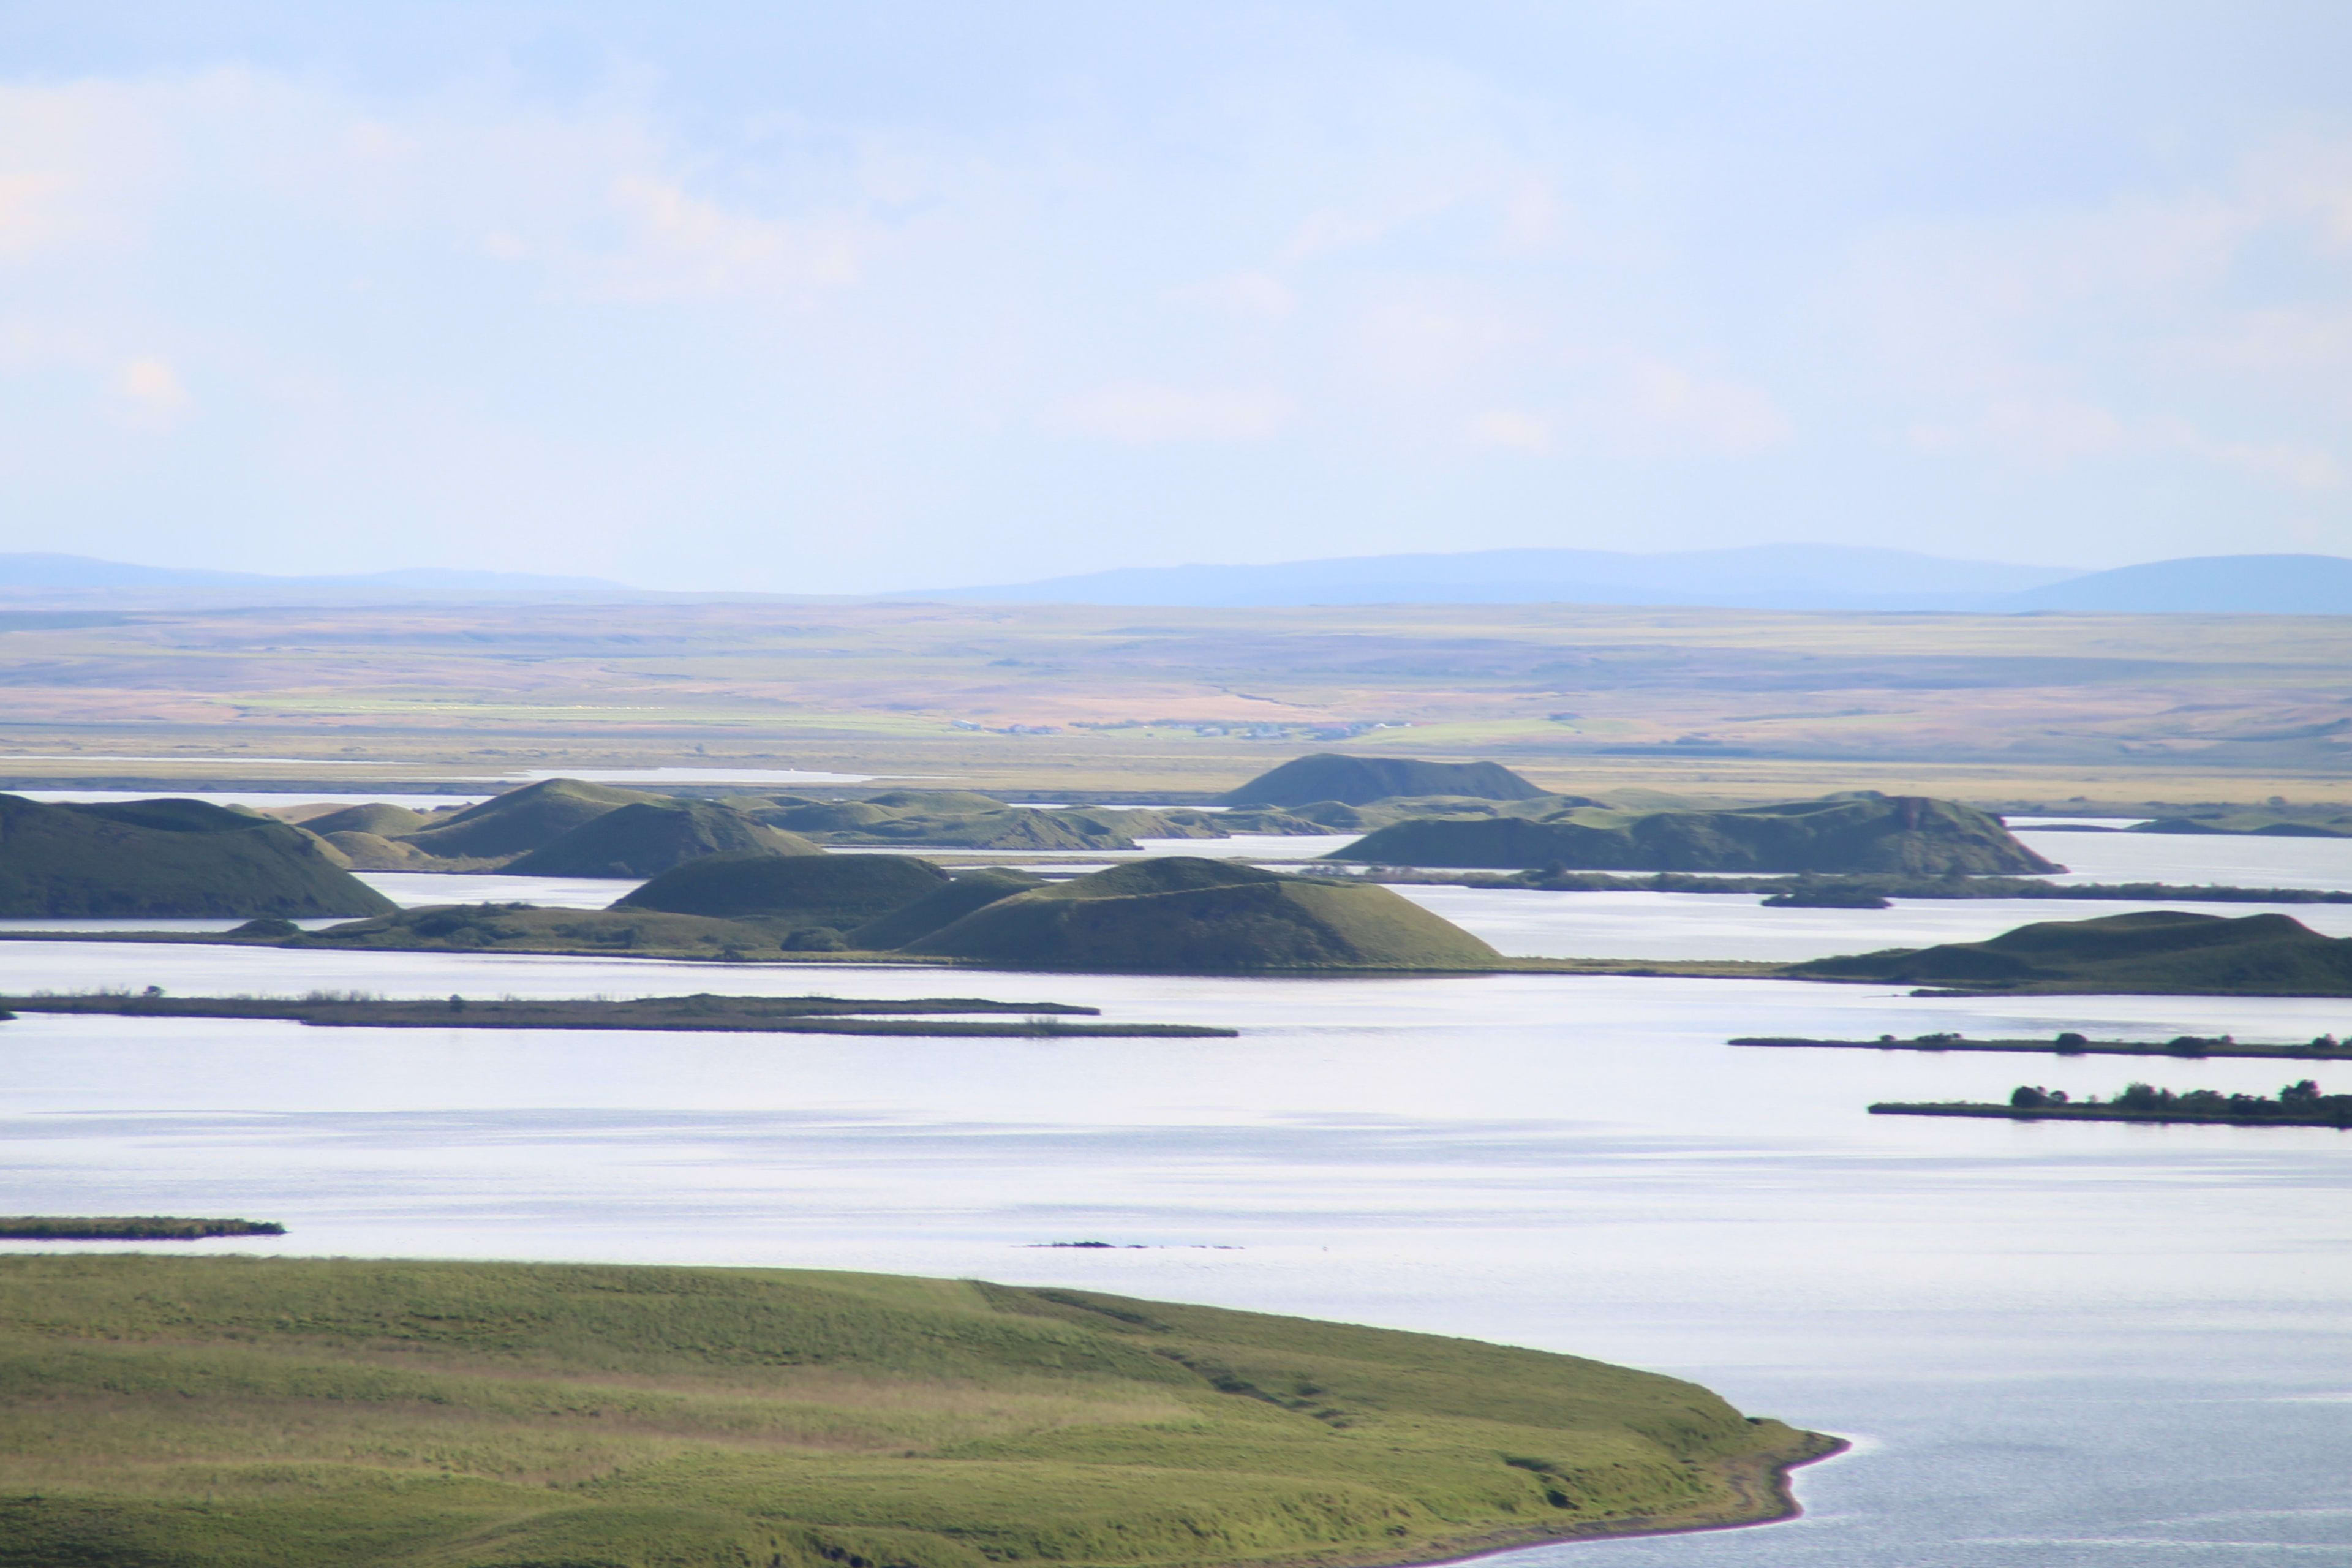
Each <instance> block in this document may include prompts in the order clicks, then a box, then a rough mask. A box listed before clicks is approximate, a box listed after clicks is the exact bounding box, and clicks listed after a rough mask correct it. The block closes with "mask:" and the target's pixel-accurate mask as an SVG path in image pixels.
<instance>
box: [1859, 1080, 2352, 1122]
mask: <svg viewBox="0 0 2352 1568" xmlns="http://www.w3.org/2000/svg"><path fill="white" fill-rule="evenodd" d="M1870 1113H1871V1114H1872V1115H1873V1116H1992V1117H2000V1118H2003V1119H2006V1120H2008V1121H2188V1122H2204V1123H2220V1124H2224V1125H2229V1126H2241V1127H2255V1126H2262V1127H2335V1128H2342V1129H2352V1094H2323V1093H2321V1092H2320V1089H2319V1085H2318V1084H2317V1083H2315V1082H2314V1081H2313V1080H2312V1079H2302V1080H2300V1081H2299V1082H2295V1083H2291V1084H2288V1085H2287V1086H2286V1087H2285V1088H2284V1089H2280V1090H2279V1091H2278V1094H2277V1096H2276V1097H2275V1098H2272V1097H2268V1096H2264V1095H2259V1094H2223V1093H2221V1091H2220V1090H2218V1089H2189V1090H2188V1091H2186V1092H2185V1093H2179V1094H2176V1093H2174V1092H2173V1091H2172V1090H2171V1089H2158V1088H2157V1087H2156V1086H2155V1085H2154V1084H2147V1083H2135V1084H2131V1085H2128V1086H2126V1088H2125V1089H2124V1091H2123V1092H2122V1093H2121V1094H2118V1095H2116V1097H2115V1098H2114V1099H2113V1100H2101V1099H2099V1098H2098V1097H2097V1096H2096V1095H2093V1096H2092V1097H2091V1098H2090V1099H2088V1100H2070V1099H2068V1098H2067V1095H2066V1092H2065V1090H2063V1089H2044V1088H2042V1086H2041V1085H2039V1084H2020V1085H2018V1087H2017V1088H2016V1089H2015V1090H2014V1091H2012V1092H2011V1095H2010V1097H2009V1102H2008V1103H2007V1104H2005V1105H1988V1104H1983V1103H1980V1102H1975V1101H1969V1100H1940V1101H1902V1100H1882V1101H1880V1102H1879V1103H1878V1104H1875V1105H1874V1106H1872V1107H1871V1108H1870Z"/></svg>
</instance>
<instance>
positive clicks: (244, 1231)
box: [0, 1214, 286, 1241]
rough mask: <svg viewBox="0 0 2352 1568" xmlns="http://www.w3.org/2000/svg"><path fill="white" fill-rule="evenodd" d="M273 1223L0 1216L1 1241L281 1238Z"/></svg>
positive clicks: (280, 1229) (150, 1217) (149, 1217)
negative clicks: (225, 1237)
mask: <svg viewBox="0 0 2352 1568" xmlns="http://www.w3.org/2000/svg"><path fill="white" fill-rule="evenodd" d="M285 1234H286V1227H285V1226H282V1225H279V1224H278V1222H277V1221H275V1220H251V1219H185V1218H182V1217H181V1216H179V1215H155V1214H150V1215H32V1214H20V1215H0V1241H203V1240H205V1238H207V1237H215V1236H284V1235H285Z"/></svg>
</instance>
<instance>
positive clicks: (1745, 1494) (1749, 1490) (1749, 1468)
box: [1229, 1427, 1853, 1568]
mask: <svg viewBox="0 0 2352 1568" xmlns="http://www.w3.org/2000/svg"><path fill="white" fill-rule="evenodd" d="M1791 1430H1794V1431H1796V1432H1798V1433H1799V1435H1800V1436H1802V1437H1805V1438H1809V1439H1813V1441H1811V1442H1807V1443H1804V1444H1801V1445H1800V1448H1801V1451H1800V1452H1799V1453H1798V1454H1796V1455H1795V1456H1794V1457H1790V1456H1788V1455H1784V1454H1742V1455H1738V1456H1736V1457H1734V1458H1728V1459H1725V1460H1722V1461H1720V1462H1719V1463H1718V1464H1717V1466H1716V1467H1715V1469H1716V1473H1717V1475H1718V1476H1720V1477H1721V1478H1722V1479H1724V1481H1726V1482H1727V1484H1728V1485H1729V1486H1730V1488H1731V1489H1732V1490H1733V1492H1734V1493H1736V1494H1737V1495H1738V1497H1739V1498H1740V1500H1742V1501H1743V1502H1745V1503H1747V1504H1748V1506H1749V1508H1750V1509H1751V1510H1753V1511H1750V1512H1747V1513H1742V1514H1740V1515H1738V1517H1720V1518H1717V1517H1709V1516H1710V1515H1714V1514H1719V1513H1722V1512H1723V1511H1724V1510H1708V1509H1699V1510H1693V1512H1692V1513H1691V1514H1689V1515H1676V1514H1633V1515H1628V1516H1627V1517H1625V1518H1624V1519H1622V1520H1618V1521H1607V1520H1593V1521H1589V1522H1585V1523H1562V1524H1558V1525H1549V1526H1545V1525H1530V1526H1528V1528H1526V1529H1524V1530H1511V1531H1487V1532H1486V1533H1484V1534H1479V1535H1469V1536H1457V1537H1454V1538H1453V1539H1451V1540H1446V1541H1431V1542H1423V1547H1424V1549H1425V1550H1423V1551H1421V1552H1410V1553H1390V1552H1380V1553H1374V1554H1370V1555H1359V1554H1350V1553H1346V1552H1333V1553H1330V1554H1328V1555H1317V1556H1311V1557H1282V1558H1269V1559H1253V1560H1250V1561H1248V1562H1246V1563H1235V1564H1231V1565H1229V1568H1444V1565H1445V1564H1447V1563H1475V1562H1479V1561H1482V1560H1484V1559H1486V1558H1488V1557H1493V1556H1496V1555H1497V1554H1498V1553H1501V1552H1517V1551H1520V1550H1522V1549H1524V1548H1526V1547H1529V1546H1544V1545H1549V1544H1552V1543H1554V1542H1559V1543H1561V1544H1566V1543H1569V1542H1579V1541H1633V1540H1638V1539H1640V1538H1642V1537H1643V1536H1653V1535H1704V1534H1708V1533H1711V1532H1713V1531H1722V1530H1752V1529H1755V1528H1757V1527H1758V1526H1759V1525H1767V1524H1786V1523H1788V1522H1789V1521H1790V1520H1794V1519H1801V1518H1803V1517H1804V1513H1805V1509H1804V1505H1803V1504H1802V1503H1800V1502H1799V1501H1798V1500H1797V1493H1796V1488H1795V1486H1794V1484H1793V1483H1792V1481H1791V1480H1790V1478H1791V1477H1792V1476H1794V1475H1795V1473H1796V1472H1797V1471H1799V1470H1801V1469H1803V1468H1806V1467H1807V1466H1809V1465H1818V1464H1821V1463H1822V1462H1823V1461H1825V1460H1829V1459H1834V1458H1838V1457H1839V1456H1841V1455H1843V1454H1848V1453H1851V1452H1853V1441H1852V1440H1851V1439H1850V1438H1845V1437H1840V1436H1836V1435H1835V1434H1834V1433H1829V1432H1809V1431H1805V1430H1804V1429H1802V1428H1801V1427H1799V1428H1791ZM1432 1553H1435V1555H1432Z"/></svg>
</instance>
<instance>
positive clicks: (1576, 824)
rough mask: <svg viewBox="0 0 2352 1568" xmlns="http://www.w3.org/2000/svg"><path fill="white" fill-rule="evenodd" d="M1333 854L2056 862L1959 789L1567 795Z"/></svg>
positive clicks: (1716, 864)
mask: <svg viewBox="0 0 2352 1568" xmlns="http://www.w3.org/2000/svg"><path fill="white" fill-rule="evenodd" d="M1328 858H1330V859H1335V860H1351V861H1361V862H1366V863H1369V864H1373V865H1382V866H1446V867H1468V868H1492V869H1518V870H1527V869H1533V868H1541V867H1553V866H1557V867H1560V868H1565V869H1569V870H1578V871H1753V872H1805V871H1821V872H1851V871H1887V872H1899V873H1903V874H1906V875H1911V876H1942V875H1946V874H1948V873H1952V872H1959V873H1964V874H1967V875H1971V876H1991V875H2000V874H2011V875H2013V874H2018V873H2028V872H2049V871H2055V870H2057V869H2059V868H2058V867H2057V866H2056V865H2054V864H2053V863H2052V862H2051V861H2048V860H2045V859H2043V858H2042V857H2041V856H2039V855H2037V854H2035V853H2034V852H2033V851H2032V850H2031V849H2029V848H2027V847H2025V846H2024V845H2023V844H2021V843H2020V842H2019V841H2018V840H2017V839H2016V838H2015V837H2012V836H2011V834H2010V832H2009V830H2008V829H2007V828H2006V827H2003V826H2001V824H2000V819H1999V818H1997V817H1992V816H1987V815H1986V814H1984V813H1983V812H1980V811H1978V810H1976V809H1975V808H1974V807H1972V806H1967V805H1959V804H1958V803H1957V802H1954V801H1946V800H1931V799H1928V798H1926V797H1924V796H1918V795H1895V796H1889V795H1876V794H1872V793H1862V794H1856V795H1828V796H1824V797H1823V798H1822V799H1820V800H1810V801H1791V802H1788V803H1785V804H1782V805H1758V806H1748V807H1745V808H1742V809H1739V810H1736V811H1656V812H1630V811H1611V810H1607V809H1605V808H1600V807H1591V806H1570V807H1569V808H1567V809H1565V810H1562V811H1559V812H1556V813H1553V814H1551V815H1549V816H1539V817H1524V816H1493V817H1469V818H1462V817H1451V818H1424V819H1419V820H1412V821H1405V822H1397V823H1391V825H1390V826H1386V827H1382V828H1380V829H1377V830H1375V831H1374V832H1371V833H1368V834H1366V835H1365V836H1364V837H1361V838H1360V839H1358V840H1357V841H1356V842H1355V843H1353V844H1351V845H1349V846H1348V847H1346V848H1344V849H1340V850H1336V851H1334V852H1333V853H1332V854H1331V855H1330V856H1329V857H1328Z"/></svg>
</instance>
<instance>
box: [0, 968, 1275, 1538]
mask: <svg viewBox="0 0 2352 1568" xmlns="http://www.w3.org/2000/svg"><path fill="white" fill-rule="evenodd" d="M0 1005H6V1006H8V1007H12V1008H15V1009H16V1011H18V1012H20V1013H95V1014H104V1015H108V1016H116V1017H133V1018H271V1019H280V1020H284V1021H287V1022H290V1023H297V1024H311V1025H318V1026H325V1027H330V1028H332V1027H343V1028H369V1029H661V1030H666V1031H677V1030H712V1031H720V1032H727V1033H735V1034H774V1035H924V1036H948V1037H954V1036H971V1037H988V1038H998V1039H1003V1038H1019V1037H1028V1036H1033V1035H1085V1036H1097V1037H1108V1038H1127V1039H1134V1038H1144V1039H1168V1038H1178V1039H1205V1038H1231V1037H1234V1035H1236V1034H1238V1033H1239V1032H1240V1031H1238V1030H1235V1029H1220V1028H1211V1027H1208V1026H1203V1025H1196V1024H1073V1023H1065V1022H1063V1019H1064V1018H1066V1017H1074V1016H1098V1015H1099V1014H1100V1012H1101V1009H1100V1008H1097V1007H1073V1006H1069V1005H1065V1004H1062V1003H1058V1002H991V1001H986V1000H983V999H981V998H979V997H971V996H932V997H925V998H922V999H919V1000H916V1001H909V1002H891V1001H874V1000H861V999H859V998H856V997H843V996H714V995H712V994H709V993H708V992H703V993H699V994H695V995H691V996H637V997H630V998H627V999H625V1000H620V1001H602V1000H583V999H576V998H565V999H557V1000H546V1001H541V1000H532V999H519V998H514V997H509V998H506V999H504V1000H500V1001H495V1002H493V1001H481V1000H477V999H471V998H467V997H465V996H451V997H450V998H448V999H447V1000H446V1001H429V1002H415V1001H392V1000H387V999H385V998H383V997H381V996H357V995H337V994H326V993H320V994H315V995H310V996H304V997H274V996H165V995H163V994H154V995H131V994H121V993H99V994H82V995H68V996H54V995H51V996H10V997H5V998H0ZM942 1014H950V1015H952V1014H994V1015H1007V1014H1012V1015H1018V1016H1019V1021H1018V1022H1014V1021H1011V1020H1009V1019H1008V1020H1007V1021H1005V1022H1003V1023H979V1022H962V1021H952V1020H950V1019H949V1018H943V1017H941V1016H940V1015H942ZM874 1015H881V1016H874ZM0 1561H5V1560H0Z"/></svg>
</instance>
